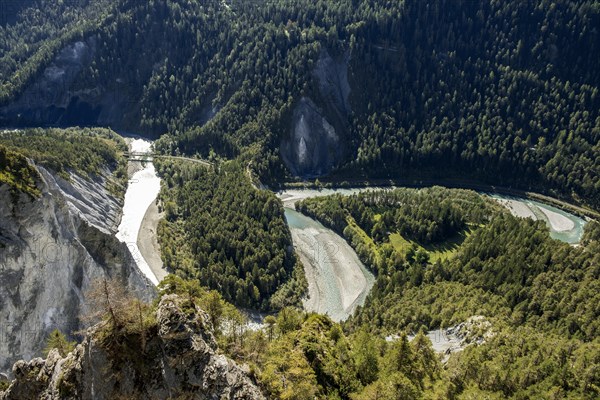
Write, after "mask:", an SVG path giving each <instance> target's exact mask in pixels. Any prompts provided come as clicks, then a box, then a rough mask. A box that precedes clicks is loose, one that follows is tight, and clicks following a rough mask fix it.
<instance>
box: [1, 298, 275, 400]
mask: <svg viewBox="0 0 600 400" xmlns="http://www.w3.org/2000/svg"><path fill="white" fill-rule="evenodd" d="M184 303H185V301H184V300H183V299H181V298H179V297H178V296H176V295H167V296H164V297H163V298H162V299H161V301H160V303H159V305H158V308H157V311H156V321H157V323H156V326H154V327H152V328H150V329H149V331H148V337H147V340H146V341H145V342H144V343H145V345H144V346H143V347H142V348H140V349H137V348H133V347H134V346H136V345H135V344H134V343H137V344H138V345H139V343H140V339H139V337H137V339H136V338H129V337H125V338H123V340H124V341H125V342H127V343H131V346H132V347H131V348H129V350H128V351H129V352H130V354H125V355H124V354H118V355H117V354H114V352H111V351H110V350H108V349H107V348H106V347H105V346H103V345H102V343H101V340H99V339H98V337H100V336H101V335H99V334H98V332H99V330H100V329H101V328H99V327H95V328H92V329H90V330H88V334H87V336H86V338H85V340H84V341H83V342H82V343H81V344H79V345H78V346H77V347H76V349H75V350H74V351H73V352H71V353H70V354H68V355H67V356H66V357H64V358H63V357H61V356H60V355H59V354H58V352H57V351H56V350H52V352H51V353H50V354H49V355H48V358H47V359H46V360H42V359H40V358H36V359H34V360H31V361H29V362H25V361H19V362H17V363H16V364H15V365H14V367H13V373H14V376H15V380H13V381H12V382H11V385H10V387H9V388H8V389H7V390H6V391H5V392H4V393H2V392H0V400H12V399H48V400H53V399H94V400H96V399H97V400H103V399H215V400H216V399H264V397H263V395H262V393H261V392H260V390H259V389H258V387H257V386H256V385H255V383H254V382H253V381H252V379H251V378H250V377H249V376H248V374H247V373H246V372H245V371H244V370H243V369H242V368H241V367H239V366H238V365H237V364H236V363H235V362H233V361H231V360H230V359H228V358H226V357H225V356H223V355H220V354H218V353H217V347H216V344H215V343H216V342H215V338H214V336H213V333H212V326H211V324H210V319H209V317H208V315H207V314H206V313H205V312H204V311H202V310H200V309H198V308H195V309H193V310H189V309H187V308H186V307H185V306H184V305H183V304H184ZM188 308H189V306H188Z"/></svg>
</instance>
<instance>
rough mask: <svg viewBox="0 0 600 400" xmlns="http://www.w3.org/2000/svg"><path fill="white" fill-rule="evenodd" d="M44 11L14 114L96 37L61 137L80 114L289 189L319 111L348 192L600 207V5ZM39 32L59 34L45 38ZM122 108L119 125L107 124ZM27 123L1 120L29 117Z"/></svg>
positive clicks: (75, 5)
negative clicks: (439, 191)
mask: <svg viewBox="0 0 600 400" xmlns="http://www.w3.org/2000/svg"><path fill="white" fill-rule="evenodd" d="M40 1H41V0H40ZM42 3H43V2H42ZM53 4H54V3H53ZM111 7H115V11H114V12H110V13H108V14H110V16H107V17H105V14H107V12H108V11H110V10H111ZM45 9H47V10H48V12H47V13H44V14H39V13H35V12H33V11H28V10H30V9H27V8H23V10H22V13H21V14H20V17H18V18H16V19H15V20H13V19H11V20H10V21H8V22H6V23H5V24H4V26H3V30H2V34H1V35H0V41H2V43H3V49H4V50H3V53H2V58H1V61H0V68H1V69H2V70H3V71H5V73H3V74H2V76H3V79H4V83H3V85H4V86H3V87H4V89H5V90H3V91H2V94H3V101H2V103H3V104H9V103H10V102H11V101H13V100H16V99H18V98H19V95H20V93H23V90H24V89H25V87H27V86H28V85H29V84H30V83H31V80H32V79H33V78H34V77H37V78H36V79H37V80H38V84H39V87H42V88H45V87H46V83H47V82H46V81H44V79H46V80H47V79H49V78H48V76H50V75H48V71H46V72H44V68H45V67H46V66H48V65H49V64H50V63H51V60H52V58H51V57H50V55H51V54H54V55H56V54H57V53H58V51H59V50H60V49H61V47H64V46H66V45H67V43H69V42H71V43H72V42H75V41H77V40H79V41H82V42H85V41H86V40H89V39H90V38H93V40H92V41H91V42H89V46H90V49H91V50H90V51H91V53H93V56H92V58H91V61H90V62H89V63H88V64H85V65H83V66H82V67H81V69H80V70H78V71H79V72H77V74H76V76H75V78H74V79H72V80H66V81H64V82H62V81H61V82H62V85H63V86H66V87H63V88H62V90H63V92H64V93H65V97H64V98H61V100H60V102H58V103H56V102H55V103H53V104H54V107H55V109H52V110H49V109H48V110H46V111H47V112H46V113H44V112H42V113H41V114H40V115H47V116H48V118H50V117H52V118H54V119H53V120H52V123H60V121H61V120H62V121H68V120H69V118H70V117H69V116H68V115H67V116H64V115H63V117H60V118H59V117H56V115H62V114H61V112H57V111H56V110H59V111H60V109H63V110H66V111H65V112H66V114H69V112H74V110H81V109H82V107H83V108H84V109H85V110H87V111H86V113H89V116H88V118H91V120H90V121H89V123H91V124H94V123H97V122H98V121H101V122H103V123H104V124H109V125H118V126H121V127H126V128H131V129H136V130H140V131H144V132H146V133H148V134H155V135H159V134H164V133H168V134H169V136H168V137H165V138H164V139H163V140H162V141H161V143H160V146H159V148H160V149H161V150H163V151H167V152H175V151H179V152H183V153H187V154H194V153H196V152H199V153H201V154H204V155H207V154H208V153H209V151H210V150H211V149H213V150H214V151H216V152H217V153H219V154H221V155H222V156H227V157H235V156H237V155H239V154H240V153H243V152H247V151H249V150H250V154H251V155H252V156H253V157H254V158H255V162H254V163H253V168H254V169H255V170H256V172H257V173H258V174H259V175H260V176H261V177H262V178H263V179H267V180H269V179H271V180H274V179H281V178H282V177H285V176H286V175H287V177H288V178H289V172H286V168H285V167H284V165H283V164H282V162H281V159H280V156H279V154H280V147H281V146H282V143H283V142H284V141H285V140H286V137H288V133H289V132H290V131H293V130H294V129H295V128H294V127H293V126H292V125H293V124H292V120H293V115H294V113H295V112H298V111H297V110H298V105H299V104H301V102H300V100H301V99H303V98H309V99H311V101H313V102H314V104H315V105H316V107H317V112H318V115H319V118H321V117H323V120H324V121H326V122H327V123H328V124H330V126H332V127H333V128H334V129H335V134H336V135H337V137H339V138H340V141H341V145H340V148H341V149H343V151H342V152H341V153H340V156H336V157H335V163H334V164H336V165H337V167H338V170H339V171H338V173H337V174H336V175H334V176H339V177H341V178H343V177H349V176H350V177H357V175H359V176H363V177H370V178H381V177H388V176H394V177H403V178H407V177H413V178H416V179H421V178H431V179H448V178H452V179H455V180H459V181H465V180H471V181H473V180H476V181H480V182H481V181H482V182H487V183H492V184H502V185H507V186H509V185H512V186H515V185H516V186H518V187H521V188H525V189H528V188H531V189H534V190H537V191H542V192H545V193H550V194H554V195H557V196H560V197H565V198H572V199H574V200H575V201H581V202H583V203H587V204H589V205H591V206H593V207H596V208H598V207H599V206H600V203H599V201H600V199H599V197H598V192H599V191H600V178H599V176H600V172H599V165H600V161H599V160H598V157H599V156H598V154H600V148H599V147H598V146H599V144H598V143H600V115H599V114H598V110H599V109H600V98H599V95H598V85H599V84H600V81H599V79H600V78H599V73H598V70H597V68H596V62H597V60H598V59H600V49H599V45H598V43H597V40H595V38H596V37H597V33H598V28H597V23H596V22H597V21H598V18H600V9H599V7H598V5H597V4H596V3H595V2H593V1H591V0H590V1H571V0H560V1H541V2H529V1H526V2H523V1H502V2H491V1H482V2H476V3H473V2H467V1H455V0H452V1H447V0H436V1H432V2H422V1H416V0H408V1H406V2H403V3H401V2H397V3H394V2H391V3H390V2H383V1H378V2H372V1H360V0H355V1H350V0H319V1H315V2H313V1H310V2H308V1H300V2H298V1H288V0H269V1H248V0H233V1H231V2H220V1H158V0H156V1H149V2H139V1H128V0H118V1H117V0H89V1H78V2H68V1H65V2H63V3H62V5H53V6H48V7H47V8H45ZM98 9H100V10H104V11H102V12H96V11H95V10H98ZM59 11H64V12H63V13H62V14H60V15H61V16H60V18H56V17H55V16H54V13H55V12H59ZM66 11H68V12H66ZM92 16H93V17H92ZM73 21H78V22H77V23H75V22H73ZM28 25H34V26H40V27H46V28H40V31H42V32H43V34H37V35H36V34H34V32H37V30H34V31H32V32H24V31H23V29H24V27H26V26H28ZM56 27H60V29H58V28H56ZM69 35H70V36H69ZM41 43H43V44H44V45H43V46H42V45H41ZM85 43H88V42H85ZM173 43H177V45H176V46H174V45H173ZM25 44H27V45H25ZM86 46H87V45H86ZM142 55H143V56H142ZM346 55H348V56H349V57H346ZM329 56H331V58H332V60H333V61H332V62H334V63H337V64H335V65H337V66H338V67H340V68H341V69H340V70H339V71H338V74H342V75H344V74H345V72H344V69H347V80H348V82H347V83H348V86H349V89H350V92H349V93H350V94H349V98H348V104H347V105H346V104H344V106H343V107H340V106H339V105H337V100H336V96H334V95H332V96H333V97H332V96H330V95H329V94H331V93H330V92H332V91H334V92H335V91H336V90H342V89H340V88H338V87H337V86H336V84H334V83H332V82H331V81H330V79H329V78H327V79H326V80H325V83H324V82H323V80H322V78H323V76H322V75H319V74H320V72H319V71H321V72H322V70H321V69H319V68H321V66H322V65H324V64H327V63H328V62H329V61H327V60H329V59H328V58H326V57H329ZM324 57H325V58H324ZM340 71H341V72H340ZM42 75H43V76H45V77H46V78H41V76H42ZM342 75H339V76H338V78H339V77H341V76H342ZM344 76H345V75H344ZM40 79H42V81H43V82H44V83H40V82H39V80H40ZM69 79H70V78H69ZM336 79H337V78H336ZM340 79H341V78H340ZM342 80H343V79H342ZM343 84H345V83H344V82H342V86H343ZM323 85H325V89H323ZM59 87H60V85H59ZM43 90H46V89H43ZM344 90H345V89H344ZM29 96H31V94H30V95H29ZM70 96H71V97H70ZM73 96H74V97H73ZM69 99H71V100H69ZM88 103H89V104H88ZM334 103H336V104H334ZM110 104H113V105H114V104H118V110H115V109H111V110H110V112H108V111H106V110H104V109H105V108H107V107H109V105H110ZM83 105H85V107H84V106H83ZM40 107H41V106H40ZM48 107H51V105H50V104H48ZM61 107H62V108H61ZM103 110H104V111H103ZM16 112H18V110H17V109H15V110H14V111H11V109H10V107H9V109H8V111H6V112H5V113H4V119H5V120H6V121H7V122H9V123H19V122H21V123H27V118H29V117H31V116H30V115H29V116H28V115H23V114H21V116H20V117H17V116H16V115H15V114H13V113H16ZM0 114H2V113H0ZM94 116H95V117H94ZM32 118H33V117H32ZM56 118H58V119H56ZM94 118H96V119H94ZM296 155H297V154H296ZM339 157H341V158H339Z"/></svg>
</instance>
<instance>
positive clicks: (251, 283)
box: [158, 161, 306, 310]
mask: <svg viewBox="0 0 600 400" xmlns="http://www.w3.org/2000/svg"><path fill="white" fill-rule="evenodd" d="M158 173H159V174H160V176H161V177H162V178H163V180H164V184H163V188H162V190H161V193H160V196H159V198H160V201H161V206H162V207H163V209H164V212H165V219H164V220H163V221H161V222H160V225H159V229H158V238H159V243H160V246H161V255H162V258H163V261H164V264H165V267H166V268H168V269H169V270H171V271H173V272H174V273H175V274H177V275H179V276H182V277H185V278H196V279H198V280H199V281H200V282H202V284H203V285H205V286H207V287H210V288H212V289H216V290H218V291H219V292H220V293H221V294H222V295H223V297H224V298H225V299H226V300H228V301H230V302H232V303H234V304H236V305H237V306H242V307H250V308H254V309H256V308H261V309H263V310H268V309H280V308H282V307H283V306H286V305H294V306H296V305H299V304H300V299H301V298H302V296H303V295H304V293H305V291H306V287H305V286H306V282H305V278H304V272H303V271H302V266H301V264H300V263H299V261H297V259H296V255H295V252H294V251H293V248H292V238H291V235H290V231H289V228H288V227H287V225H286V222H285V219H284V216H283V208H282V207H281V203H280V202H279V201H278V200H277V198H276V197H275V195H274V194H273V193H270V192H267V191H259V190H257V189H255V188H254V187H252V185H251V184H250V181H249V180H248V179H247V178H246V176H245V174H244V170H243V169H242V168H241V167H240V165H239V164H237V163H228V164H226V165H222V166H220V167H217V169H213V168H212V167H209V168H207V167H206V166H203V165H198V164H190V163H182V162H177V161H160V163H158Z"/></svg>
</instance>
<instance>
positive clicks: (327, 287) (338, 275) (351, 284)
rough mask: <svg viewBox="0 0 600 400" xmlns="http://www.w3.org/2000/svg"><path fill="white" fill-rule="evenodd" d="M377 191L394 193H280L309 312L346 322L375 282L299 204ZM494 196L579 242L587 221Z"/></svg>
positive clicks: (344, 244)
mask: <svg viewBox="0 0 600 400" xmlns="http://www.w3.org/2000/svg"><path fill="white" fill-rule="evenodd" d="M379 189H392V188H381V187H366V188H364V187H363V188H343V189H322V190H314V189H290V190H285V191H282V192H279V193H278V197H279V198H280V199H281V201H282V202H283V205H284V207H285V208H284V211H285V216H286V219H287V222H288V225H289V227H290V231H291V233H292V241H293V243H294V247H295V248H296V251H297V252H298V254H299V256H300V259H301V261H302V263H303V265H304V268H305V273H306V278H307V280H308V298H307V299H306V300H305V301H304V307H305V309H306V310H308V311H315V312H319V313H323V314H328V315H329V316H330V317H331V318H332V319H334V320H336V321H340V320H344V319H346V318H348V316H350V315H351V314H352V313H353V312H354V310H355V309H356V307H357V306H358V305H362V304H363V303H364V300H365V298H366V296H367V294H368V293H369V291H370V290H371V287H372V286H373V283H374V280H375V278H374V277H373V274H371V273H370V272H369V271H368V270H367V269H366V268H365V266H364V265H363V264H362V263H361V262H360V260H359V259H358V256H357V255H356V253H355V252H354V250H353V249H352V248H351V247H350V245H349V244H348V243H347V242H346V241H345V240H344V239H343V238H341V237H340V236H339V235H337V234H336V233H335V232H333V231H332V230H330V229H328V228H326V227H324V226H323V225H322V224H320V223H319V222H317V221H315V220H313V219H311V218H309V217H307V216H305V215H302V214H300V213H298V212H296V211H295V210H294V206H295V203H296V202H297V201H299V200H302V199H305V198H309V197H318V196H328V195H332V194H342V195H352V194H356V193H359V192H363V191H366V190H379ZM491 197H492V198H494V199H495V200H497V201H498V202H500V203H501V204H502V205H504V206H505V207H507V209H508V210H510V212H511V213H512V214H513V215H515V216H519V217H527V218H532V219H534V220H543V221H545V222H546V225H547V226H548V229H549V231H550V236H551V237H552V238H555V239H558V240H561V241H563V242H566V243H570V244H576V243H578V242H579V241H580V240H581V236H582V234H583V227H584V225H585V220H583V219H582V218H580V217H578V216H575V215H573V214H571V213H568V212H565V211H563V210H561V209H558V208H556V207H553V206H550V205H547V204H543V203H540V202H537V201H534V200H528V199H522V198H514V197H508V196H500V195H491Z"/></svg>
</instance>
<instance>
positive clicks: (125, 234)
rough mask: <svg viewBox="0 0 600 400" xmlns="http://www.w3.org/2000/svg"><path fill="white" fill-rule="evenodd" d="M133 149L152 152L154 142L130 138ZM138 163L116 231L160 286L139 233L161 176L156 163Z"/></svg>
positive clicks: (141, 265) (144, 269)
mask: <svg viewBox="0 0 600 400" xmlns="http://www.w3.org/2000/svg"><path fill="white" fill-rule="evenodd" d="M128 142H129V149H130V152H135V153H149V152H150V151H151V149H152V142H150V141H148V140H145V139H140V138H135V139H128ZM132 163H137V164H140V165H139V170H138V171H136V172H135V173H134V174H133V176H131V178H130V180H129V185H128V186H127V191H126V192H125V203H124V205H123V216H122V218H121V223H120V225H119V228H118V232H117V234H116V237H117V239H119V240H120V241H121V242H124V243H127V247H128V248H129V251H130V252H131V255H132V256H133V258H134V260H135V262H136V264H137V266H138V268H139V269H140V271H141V272H142V273H143V274H144V275H145V276H146V278H148V280H150V282H152V283H153V284H154V285H158V281H159V279H158V278H157V274H155V272H153V270H152V268H150V265H149V264H148V262H147V261H146V259H145V258H144V256H143V255H142V253H141V252H140V247H139V246H138V235H139V233H140V229H141V227H142V223H143V221H144V216H145V215H146V211H147V210H148V209H149V207H150V206H151V205H152V204H154V201H155V200H156V197H157V196H158V193H159V191H160V178H159V177H158V176H157V175H156V170H155V169H154V164H152V163H151V162H139V161H133V162H132Z"/></svg>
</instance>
